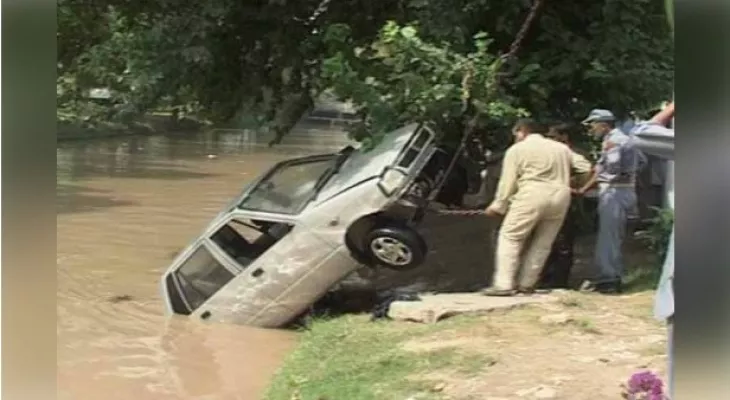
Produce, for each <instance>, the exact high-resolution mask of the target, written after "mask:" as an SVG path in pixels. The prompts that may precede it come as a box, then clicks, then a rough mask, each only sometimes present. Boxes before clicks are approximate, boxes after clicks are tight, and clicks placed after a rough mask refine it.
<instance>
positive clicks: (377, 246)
mask: <svg viewBox="0 0 730 400" xmlns="http://www.w3.org/2000/svg"><path fill="white" fill-rule="evenodd" d="M363 250H364V252H365V254H367V256H368V258H369V259H370V260H371V261H372V264H374V265H378V266H382V267H385V268H388V269H392V270H396V271H405V270H410V269H413V268H416V267H419V266H420V265H421V264H423V262H424V261H425V260H426V253H427V252H428V249H427V247H426V242H425V241H424V240H423V238H422V237H421V235H419V234H418V232H416V231H415V230H413V229H411V228H408V227H405V226H403V227H401V226H385V227H379V228H376V229H373V230H372V231H370V233H369V234H368V235H367V238H366V239H365V246H364V249H363Z"/></svg>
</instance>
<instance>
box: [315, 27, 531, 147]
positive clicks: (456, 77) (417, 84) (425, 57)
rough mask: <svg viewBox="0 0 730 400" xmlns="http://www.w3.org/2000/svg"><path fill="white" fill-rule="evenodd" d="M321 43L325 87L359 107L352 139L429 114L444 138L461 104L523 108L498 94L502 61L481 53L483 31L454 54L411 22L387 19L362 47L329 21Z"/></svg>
mask: <svg viewBox="0 0 730 400" xmlns="http://www.w3.org/2000/svg"><path fill="white" fill-rule="evenodd" d="M325 43H326V44H327V46H328V50H329V51H330V52H331V53H332V54H333V55H332V56H331V57H329V58H328V59H326V60H325V61H324V63H323V66H322V74H323V77H324V81H325V82H327V86H329V87H332V89H333V91H334V93H335V94H336V95H337V96H339V97H340V98H341V99H346V100H349V101H352V102H353V103H354V104H356V105H357V107H358V109H357V110H358V113H359V114H360V116H361V117H362V122H360V123H358V124H356V125H355V126H354V129H353V131H352V132H353V133H354V137H355V139H357V140H367V141H372V140H373V139H375V140H377V138H378V137H379V136H381V135H383V134H385V133H387V132H389V131H391V130H394V129H396V128H397V127H399V126H402V125H403V124H406V123H408V122H414V121H429V122H432V123H434V124H436V125H437V126H438V127H440V128H441V131H442V132H444V133H446V134H447V135H448V136H449V137H458V136H459V135H460V134H461V132H462V130H463V125H464V123H465V121H464V103H465V99H466V98H467V97H470V98H471V101H472V104H473V106H474V108H475V110H473V111H471V112H472V113H480V114H485V115H488V116H490V117H491V118H492V119H494V120H497V121H499V120H504V119H513V118H514V117H515V116H518V115H520V114H521V115H525V114H526V112H525V111H524V110H521V109H519V108H516V107H514V106H513V105H512V104H513V103H515V102H516V101H514V100H513V99H510V98H509V96H506V95H504V94H501V95H499V94H498V91H499V88H498V87H497V85H496V76H497V71H498V68H499V66H500V65H501V60H500V59H499V58H498V57H497V56H495V55H494V54H490V53H489V52H488V49H489V46H490V44H491V40H490V39H489V38H488V36H487V34H486V33H483V32H480V33H478V34H476V35H474V38H473V46H474V48H475V51H473V52H470V53H468V54H460V53H459V52H457V51H454V50H453V49H451V48H450V47H449V46H448V44H443V45H442V46H436V45H433V44H431V43H428V42H426V41H424V40H423V39H422V38H421V37H420V36H419V34H418V29H417V27H416V26H414V25H405V26H399V25H398V24H396V23H395V22H394V21H389V22H388V23H386V25H385V26H384V27H383V29H382V30H381V31H380V33H379V35H378V37H377V38H376V40H374V41H373V42H372V44H370V45H369V46H367V47H353V46H352V45H351V43H352V38H351V35H350V32H349V28H348V27H347V26H345V25H342V24H338V25H332V26H330V28H329V29H328V31H327V33H326V35H325Z"/></svg>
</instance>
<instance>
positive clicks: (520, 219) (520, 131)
mask: <svg viewBox="0 0 730 400" xmlns="http://www.w3.org/2000/svg"><path fill="white" fill-rule="evenodd" d="M673 120H674V103H673V102H672V103H668V104H667V105H666V107H664V109H663V110H661V111H659V112H658V113H657V114H656V115H654V116H653V117H652V118H651V119H650V120H648V121H643V122H639V123H637V124H635V125H633V126H632V127H631V129H630V132H624V131H623V130H622V129H621V128H619V127H618V125H617V121H616V117H615V116H614V114H613V113H612V112H611V111H609V110H604V109H594V110H592V111H591V112H590V114H589V115H588V117H587V118H586V119H584V120H583V121H582V125H583V126H585V127H586V128H587V131H588V133H589V134H591V135H594V136H595V137H597V138H600V139H601V152H600V156H599V158H598V160H597V161H596V163H595V165H591V163H590V162H589V161H588V159H587V157H586V156H585V155H584V154H581V153H580V152H579V151H577V150H576V149H574V148H573V146H572V145H571V142H570V135H569V134H568V127H567V126H566V125H557V126H553V127H549V128H547V127H545V126H544V125H542V124H540V123H538V122H536V121H534V120H529V119H524V120H520V121H518V122H517V123H516V124H515V125H514V128H513V135H514V138H515V144H513V145H512V146H511V147H510V148H509V149H508V150H507V152H506V154H505V156H504V159H503V165H502V172H501V176H500V179H499V184H498V187H497V193H496V195H495V198H494V200H493V201H492V203H491V204H490V205H489V207H487V210H486V214H487V215H489V216H501V217H502V218H503V222H502V225H501V227H500V230H499V234H498V241H497V251H496V264H495V271H494V276H493V279H492V284H491V286H490V287H488V288H485V289H484V290H483V291H482V293H483V294H484V295H487V296H512V295H516V294H518V293H521V294H527V295H529V294H532V293H535V292H536V291H538V290H541V289H549V288H566V287H567V286H568V282H569V277H570V269H571V267H572V264H573V240H574V237H575V225H574V218H572V216H571V215H568V213H569V209H570V205H571V201H572V200H571V199H572V198H574V197H576V196H583V195H585V194H586V193H587V192H588V191H589V190H591V189H593V188H594V187H597V191H598V235H597V241H596V247H595V258H594V263H595V267H596V273H595V276H594V277H593V278H592V279H589V280H587V281H585V282H584V283H583V284H582V285H581V286H580V290H583V291H593V292H598V293H605V294H608V293H618V292H621V290H622V278H623V276H624V272H625V268H624V260H623V257H622V244H623V241H624V238H625V236H626V233H627V219H628V218H629V215H630V214H631V213H632V212H634V211H635V210H636V203H637V195H636V178H637V174H638V172H639V170H640V169H641V168H642V166H643V165H644V164H645V163H646V160H647V155H651V156H654V157H659V158H662V159H665V160H673V159H674V130H673V129H672V128H669V125H670V123H673ZM581 174H584V175H587V179H585V180H584V182H582V183H581V182H578V181H577V180H576V179H573V178H574V177H575V176H576V175H581ZM671 204H673V202H670V205H671ZM546 264H547V265H548V266H549V267H548V268H545V265H546ZM673 281H674V229H672V234H671V237H670V241H669V247H668V251H667V255H666V259H665V260H664V263H663V267H662V274H661V277H660V279H659V284H658V288H657V295H656V300H655V310H654V311H655V316H656V317H657V318H658V319H660V320H663V321H665V322H666V323H667V326H668V331H669V341H668V342H669V368H668V375H669V385H668V386H669V393H670V394H671V393H672V390H673V384H672V383H673V379H672V336H673V320H674V284H673Z"/></svg>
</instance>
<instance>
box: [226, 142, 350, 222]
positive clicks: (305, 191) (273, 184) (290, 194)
mask: <svg viewBox="0 0 730 400" xmlns="http://www.w3.org/2000/svg"><path fill="white" fill-rule="evenodd" d="M349 154H350V151H349V150H348V151H344V152H342V153H340V154H338V155H336V154H333V155H328V156H319V157H311V158H307V159H303V160H296V161H292V162H289V163H284V164H281V165H280V166H278V167H277V168H275V169H273V170H272V171H270V172H269V173H268V174H267V176H265V177H264V178H263V179H262V180H261V182H259V183H258V184H257V185H256V186H255V187H254V188H253V190H251V192H249V193H248V195H246V197H245V198H244V199H243V200H242V201H241V202H240V203H239V205H238V207H239V208H242V209H246V210H250V211H260V212H267V213H277V214H298V213H299V212H301V211H302V210H303V209H304V207H306V205H307V203H309V202H310V201H311V200H312V199H313V198H314V197H315V196H316V195H317V192H318V191H319V190H320V189H321V188H322V186H323V185H324V184H325V183H326V182H327V180H329V178H330V177H331V176H332V175H333V174H335V173H337V170H338V169H339V167H340V166H341V165H342V163H344V161H345V160H346V159H347V157H348V156H349Z"/></svg>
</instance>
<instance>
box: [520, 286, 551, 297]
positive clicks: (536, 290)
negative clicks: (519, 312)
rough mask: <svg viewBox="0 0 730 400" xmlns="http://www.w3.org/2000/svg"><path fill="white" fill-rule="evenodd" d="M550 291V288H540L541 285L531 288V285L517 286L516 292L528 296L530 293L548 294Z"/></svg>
mask: <svg viewBox="0 0 730 400" xmlns="http://www.w3.org/2000/svg"><path fill="white" fill-rule="evenodd" d="M550 292H552V289H548V288H542V287H539V286H538V287H537V288H532V287H530V288H528V287H521V288H517V293H518V294H523V295H528V296H529V295H531V294H548V293H550Z"/></svg>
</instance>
